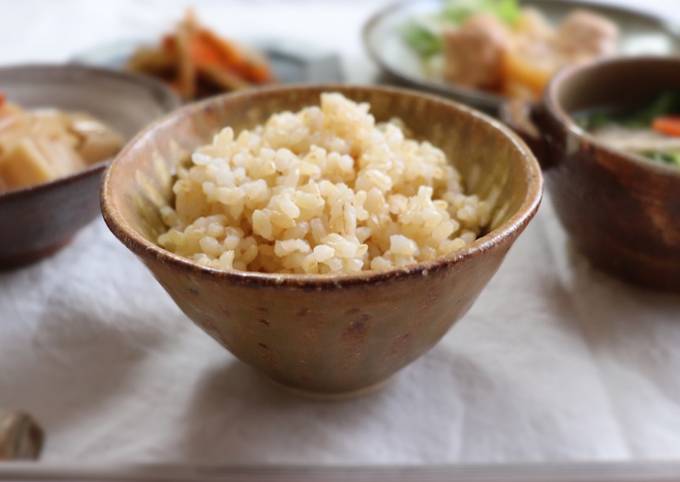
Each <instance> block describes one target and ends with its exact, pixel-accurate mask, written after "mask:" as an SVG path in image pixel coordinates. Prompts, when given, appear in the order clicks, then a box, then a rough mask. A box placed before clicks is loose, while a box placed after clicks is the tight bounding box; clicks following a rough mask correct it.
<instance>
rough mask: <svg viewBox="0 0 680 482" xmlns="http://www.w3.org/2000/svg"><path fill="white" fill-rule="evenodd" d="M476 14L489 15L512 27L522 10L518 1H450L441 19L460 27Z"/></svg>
mask: <svg viewBox="0 0 680 482" xmlns="http://www.w3.org/2000/svg"><path fill="white" fill-rule="evenodd" d="M476 13H488V14H491V15H494V16H495V17H497V18H498V19H500V20H501V21H503V22H505V23H508V24H511V25H512V24H514V23H515V22H516V21H517V18H518V17H519V14H520V8H519V4H518V2H517V0H449V1H448V2H446V5H445V6H444V8H443V10H442V12H441V14H440V17H441V18H442V20H444V21H446V22H449V23H452V24H454V25H460V24H461V23H463V22H465V21H466V20H467V19H468V18H469V17H471V16H472V15H474V14H476Z"/></svg>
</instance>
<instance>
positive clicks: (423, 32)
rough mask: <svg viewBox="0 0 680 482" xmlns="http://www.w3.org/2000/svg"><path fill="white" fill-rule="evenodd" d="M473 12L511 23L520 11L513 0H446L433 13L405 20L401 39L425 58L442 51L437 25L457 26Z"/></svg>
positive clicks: (438, 26)
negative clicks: (486, 14) (435, 12)
mask: <svg viewBox="0 0 680 482" xmlns="http://www.w3.org/2000/svg"><path fill="white" fill-rule="evenodd" d="M477 13H488V14H491V15H494V16H495V17H497V18H498V19H500V20H501V21H503V22H505V23H508V24H511V25H512V24H514V23H515V22H516V21H517V18H518V17H519V15H520V8H519V4H518V2H517V0H448V1H447V2H446V3H445V4H444V8H443V9H442V10H441V12H439V13H438V14H437V15H435V16H434V17H429V18H422V19H415V20H412V21H411V22H409V23H408V24H406V25H405V26H404V28H403V30H402V35H403V38H404V41H405V42H406V43H407V44H408V45H409V46H410V47H411V48H412V49H413V50H415V51H416V53H418V55H419V56H420V57H422V58H423V59H426V60H427V59H428V58H430V57H432V56H433V55H435V54H438V53H440V52H441V51H442V48H443V45H442V38H441V32H440V27H443V26H446V25H453V26H458V25H460V24H462V23H464V22H465V21H466V20H467V19H468V18H470V17H471V16H472V15H475V14H477Z"/></svg>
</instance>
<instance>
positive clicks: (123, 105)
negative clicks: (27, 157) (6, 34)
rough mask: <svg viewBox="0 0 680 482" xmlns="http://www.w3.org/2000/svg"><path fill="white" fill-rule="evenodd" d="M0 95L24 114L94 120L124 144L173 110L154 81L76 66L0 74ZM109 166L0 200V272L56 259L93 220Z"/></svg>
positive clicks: (104, 164) (17, 69)
mask: <svg viewBox="0 0 680 482" xmlns="http://www.w3.org/2000/svg"><path fill="white" fill-rule="evenodd" d="M0 92H2V93H4V94H5V95H6V96H7V99H8V100H9V101H11V102H15V103H17V104H20V105H22V106H24V107H27V108H39V107H55V108H58V109H64V110H71V111H83V112H86V113H88V114H92V115H94V116H95V117H97V118H98V119H100V120H101V121H103V122H104V123H106V124H108V125H110V126H111V127H113V128H114V129H116V130H117V131H118V132H120V133H121V134H122V135H124V136H126V137H128V138H129V137H132V135H133V134H135V133H136V132H137V131H139V130H140V129H141V128H142V127H144V126H145V125H147V124H148V123H149V122H151V121H152V120H154V119H155V118H157V117H159V116H161V115H162V114H164V113H166V112H168V111H170V110H172V109H173V108H175V107H177V106H178V105H179V101H178V99H177V97H176V96H175V95H174V94H173V93H172V92H170V91H169V90H168V89H167V88H165V87H164V86H163V85H162V84H160V83H158V82H156V81H154V80H152V79H146V78H144V77H140V76H137V75H132V74H126V73H122V72H116V71H110V70H105V69H97V68H90V67H80V66H76V65H62V66H59V65H23V66H12V67H2V68H0ZM108 164H109V161H108V160H106V161H102V162H99V163H97V164H94V165H92V166H90V167H89V168H88V169H86V170H84V171H80V172H77V173H75V174H73V175H70V176H67V177H63V178H60V179H56V180H54V181H51V182H48V183H44V184H39V185H36V186H31V187H27V188H24V189H18V190H14V191H9V192H6V193H4V194H0V269H7V268H13V267H15V266H20V265H23V264H26V263H30V262H32V261H35V260H37V259H40V258H42V257H45V256H47V255H49V254H51V253H53V252H55V251H57V250H58V249H59V248H60V247H62V246H64V245H65V244H67V243H68V241H69V240H70V239H71V238H72V236H73V235H74V234H75V233H76V231H78V230H79V229H80V228H82V227H83V226H85V225H86V224H88V223H89V222H90V221H92V220H93V219H94V218H95V217H96V216H97V215H98V214H99V188H100V183H101V176H102V173H103V172H104V170H105V169H106V167H107V165H108Z"/></svg>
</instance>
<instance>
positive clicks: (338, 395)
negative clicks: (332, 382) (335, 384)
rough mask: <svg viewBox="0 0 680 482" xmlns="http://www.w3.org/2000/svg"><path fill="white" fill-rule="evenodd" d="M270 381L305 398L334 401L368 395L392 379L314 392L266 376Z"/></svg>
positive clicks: (380, 388) (377, 390)
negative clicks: (358, 386) (353, 387)
mask: <svg viewBox="0 0 680 482" xmlns="http://www.w3.org/2000/svg"><path fill="white" fill-rule="evenodd" d="M267 379H268V380H269V381H270V382H271V383H273V384H274V385H275V386H276V387H278V388H279V389H281V390H283V391H285V392H288V393H292V394H293V395H295V396H298V397H302V398H307V399H309V400H319V401H324V402H335V401H342V400H350V399H353V398H360V397H364V396H368V395H372V394H374V393H376V392H379V391H381V390H382V389H383V388H385V387H386V386H387V385H388V384H389V383H390V381H391V380H392V377H389V378H387V379H385V380H381V381H379V382H378V383H374V384H373V385H369V386H367V387H362V388H359V389H357V390H351V391H348V392H315V391H313V390H305V389H304V388H298V387H293V386H291V385H286V384H285V383H282V382H279V381H276V380H274V379H272V378H267Z"/></svg>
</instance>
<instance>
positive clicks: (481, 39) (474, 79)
mask: <svg viewBox="0 0 680 482" xmlns="http://www.w3.org/2000/svg"><path fill="white" fill-rule="evenodd" d="M443 40H444V58H445V69H444V76H445V78H446V79H447V80H448V81H450V82H454V83H458V84H462V85H467V86H471V87H483V88H495V87H498V86H499V85H500V84H501V77H502V73H503V70H502V66H503V55H504V54H505V52H506V51H507V50H508V49H509V47H510V36H509V32H508V30H507V28H506V27H505V26H504V25H503V24H502V23H501V22H500V21H499V20H498V19H497V18H496V17H494V16H492V15H487V14H480V15H475V16H473V17H471V18H470V19H468V20H467V21H466V22H465V23H464V24H463V25H462V26H461V27H460V28H456V29H451V30H447V31H445V32H444V38H443Z"/></svg>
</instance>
